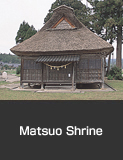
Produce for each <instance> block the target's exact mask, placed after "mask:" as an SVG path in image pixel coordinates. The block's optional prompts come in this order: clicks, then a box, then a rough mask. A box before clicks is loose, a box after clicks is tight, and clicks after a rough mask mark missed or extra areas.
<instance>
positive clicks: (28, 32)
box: [15, 21, 37, 43]
mask: <svg viewBox="0 0 123 160" xmlns="http://www.w3.org/2000/svg"><path fill="white" fill-rule="evenodd" d="M36 32H37V31H36V30H35V28H34V27H33V26H31V27H30V25H29V24H28V23H26V22H25V21H23V23H22V24H20V27H19V30H18V32H17V36H16V38H15V41H16V43H21V42H23V41H24V40H26V39H28V38H30V37H31V36H33V35H34V34H35V33H36Z"/></svg>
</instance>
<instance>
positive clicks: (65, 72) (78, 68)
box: [21, 55, 103, 84]
mask: <svg viewBox="0 0 123 160" xmlns="http://www.w3.org/2000/svg"><path fill="white" fill-rule="evenodd" d="M36 58H37V57H35V58H27V57H26V58H24V57H23V58H22V63H21V65H22V66H21V82H23V83H24V82H25V83H40V84H41V82H42V73H43V83H44V84H45V83H72V75H73V64H74V83H91V82H102V81H103V77H102V60H101V57H98V56H97V57H95V56H89V55H88V56H84V55H83V56H81V57H80V61H79V62H73V64H72V63H71V64H69V65H68V66H67V67H66V69H65V68H64V67H63V68H59V70H57V68H55V69H54V68H52V69H51V68H50V67H49V66H47V65H46V64H43V72H42V63H37V64H36V62H35V60H36ZM48 64H49V65H52V66H61V65H64V64H67V63H66V62H64V63H63V62H53V63H48ZM69 75H70V77H69Z"/></svg>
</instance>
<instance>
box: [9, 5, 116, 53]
mask: <svg viewBox="0 0 123 160" xmlns="http://www.w3.org/2000/svg"><path fill="white" fill-rule="evenodd" d="M63 16H64V17H66V18H67V19H68V20H69V21H70V22H71V23H72V24H73V25H74V26H75V27H76V28H73V29H71V28H70V29H57V28H56V29H55V28H53V29H52V26H53V25H55V24H56V23H57V22H58V21H59V20H60V19H61V18H62V17H63ZM11 51H12V52H13V53H15V54H17V55H21V54H22V53H28V54H30V53H33V54H35V53H48V52H64V51H81V53H86V52H87V53H91V52H92V51H95V53H99V52H103V51H106V52H107V54H110V53H111V52H112V51H113V47H112V45H110V44H109V43H108V42H106V41H104V40H103V39H101V38H100V37H98V36H97V35H95V34H94V33H92V32H91V31H90V30H89V29H87V28H86V27H85V26H84V25H83V24H82V23H81V22H79V21H78V19H77V18H76V17H75V15H74V12H73V9H71V8H70V7H66V6H64V5H63V6H60V7H58V8H57V9H55V10H54V13H53V16H52V17H51V19H50V20H49V21H48V22H47V23H46V24H45V25H44V27H42V29H41V30H40V31H39V32H37V33H36V34H35V35H34V36H32V37H31V38H29V39H28V40H25V41H24V42H22V43H20V44H18V45H17V46H15V47H13V48H12V49H11Z"/></svg>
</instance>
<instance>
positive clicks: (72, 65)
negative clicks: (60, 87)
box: [72, 62, 75, 91]
mask: <svg viewBox="0 0 123 160" xmlns="http://www.w3.org/2000/svg"><path fill="white" fill-rule="evenodd" d="M74 90H75V88H74V62H73V63H72V91H74Z"/></svg>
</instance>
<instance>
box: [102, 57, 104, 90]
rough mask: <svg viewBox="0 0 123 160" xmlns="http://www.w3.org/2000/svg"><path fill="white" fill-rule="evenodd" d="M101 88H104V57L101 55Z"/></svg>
mask: <svg viewBox="0 0 123 160" xmlns="http://www.w3.org/2000/svg"><path fill="white" fill-rule="evenodd" d="M102 89H104V57H102Z"/></svg>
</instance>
